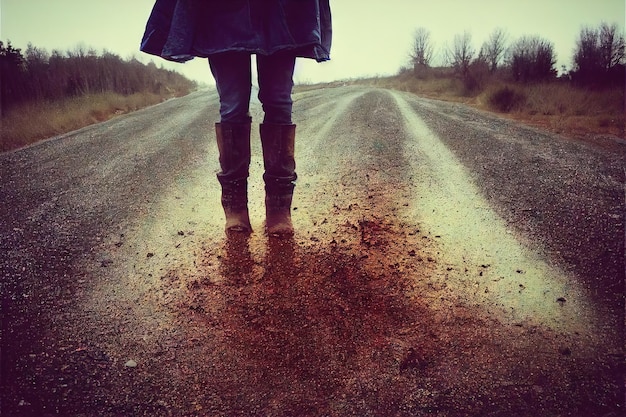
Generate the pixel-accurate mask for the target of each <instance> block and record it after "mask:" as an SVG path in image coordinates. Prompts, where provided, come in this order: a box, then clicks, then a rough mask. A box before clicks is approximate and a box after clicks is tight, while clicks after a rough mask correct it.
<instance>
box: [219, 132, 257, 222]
mask: <svg viewBox="0 0 626 417" xmlns="http://www.w3.org/2000/svg"><path fill="white" fill-rule="evenodd" d="M250 125H251V124H250V123H216V124H215V136H216V139H217V147H218V149H219V154H220V155H219V161H220V167H221V169H222V170H221V171H220V172H219V173H218V174H217V179H218V180H219V182H220V184H221V186H222V207H223V208H224V215H225V217H226V225H225V227H224V229H225V231H226V233H229V232H242V233H250V232H252V227H251V226H250V216H249V214H248V168H249V166H250Z"/></svg>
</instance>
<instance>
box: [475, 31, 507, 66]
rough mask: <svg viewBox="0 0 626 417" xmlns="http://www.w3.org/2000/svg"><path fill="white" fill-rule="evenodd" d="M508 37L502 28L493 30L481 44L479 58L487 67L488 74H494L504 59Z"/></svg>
mask: <svg viewBox="0 0 626 417" xmlns="http://www.w3.org/2000/svg"><path fill="white" fill-rule="evenodd" d="M507 38H508V35H507V33H506V31H505V30H504V29H502V28H497V29H495V30H494V31H493V32H492V33H491V35H490V36H489V39H488V40H487V41H485V43H483V46H482V48H481V49H480V56H481V58H482V59H484V60H485V62H487V64H488V65H489V72H491V73H494V72H495V71H496V69H497V68H498V65H499V64H500V63H501V62H502V61H503V59H504V53H505V52H506V41H507Z"/></svg>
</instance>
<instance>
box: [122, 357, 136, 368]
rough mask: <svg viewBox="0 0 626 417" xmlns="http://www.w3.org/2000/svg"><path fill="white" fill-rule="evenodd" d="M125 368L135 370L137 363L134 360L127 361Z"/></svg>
mask: <svg viewBox="0 0 626 417" xmlns="http://www.w3.org/2000/svg"><path fill="white" fill-rule="evenodd" d="M124 366H125V367H127V368H136V367H137V362H135V361H134V360H132V359H131V360H129V361H128V362H126V363H125V364H124Z"/></svg>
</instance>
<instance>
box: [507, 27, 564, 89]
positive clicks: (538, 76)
mask: <svg viewBox="0 0 626 417" xmlns="http://www.w3.org/2000/svg"><path fill="white" fill-rule="evenodd" d="M555 63H556V54H555V52H554V46H553V45H552V43H551V42H549V41H547V40H545V39H542V38H540V37H539V36H523V37H521V38H520V39H518V40H517V41H516V42H515V43H514V44H513V45H512V46H511V48H510V49H509V64H510V66H511V71H512V73H513V78H514V79H515V81H521V82H533V81H544V80H548V79H550V78H554V77H555V76H556V68H555V67H554V65H555Z"/></svg>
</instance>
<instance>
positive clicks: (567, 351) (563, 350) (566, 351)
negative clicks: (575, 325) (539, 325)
mask: <svg viewBox="0 0 626 417" xmlns="http://www.w3.org/2000/svg"><path fill="white" fill-rule="evenodd" d="M559 353H560V354H561V355H563V356H569V355H571V354H572V350H571V349H570V348H568V347H567V346H566V347H562V348H560V349H559Z"/></svg>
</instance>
